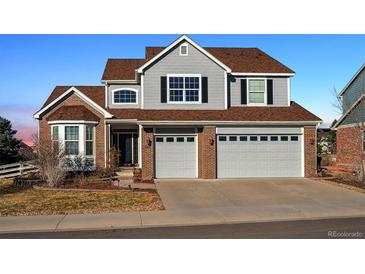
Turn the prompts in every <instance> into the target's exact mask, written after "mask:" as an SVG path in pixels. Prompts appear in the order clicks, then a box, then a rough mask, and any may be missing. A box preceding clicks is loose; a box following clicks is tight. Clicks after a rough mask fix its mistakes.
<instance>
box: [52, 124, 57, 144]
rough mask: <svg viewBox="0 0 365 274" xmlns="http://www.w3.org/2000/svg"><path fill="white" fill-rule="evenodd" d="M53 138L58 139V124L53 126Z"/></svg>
mask: <svg viewBox="0 0 365 274" xmlns="http://www.w3.org/2000/svg"><path fill="white" fill-rule="evenodd" d="M52 140H53V141H56V140H58V126H53V128H52Z"/></svg>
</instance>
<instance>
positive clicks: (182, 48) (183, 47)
mask: <svg viewBox="0 0 365 274" xmlns="http://www.w3.org/2000/svg"><path fill="white" fill-rule="evenodd" d="M180 55H181V56H188V55H189V48H188V44H182V45H181V46H180Z"/></svg>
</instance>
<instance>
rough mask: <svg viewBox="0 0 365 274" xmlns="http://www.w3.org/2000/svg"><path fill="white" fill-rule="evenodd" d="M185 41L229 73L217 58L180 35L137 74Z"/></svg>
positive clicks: (229, 70)
mask: <svg viewBox="0 0 365 274" xmlns="http://www.w3.org/2000/svg"><path fill="white" fill-rule="evenodd" d="M183 40H185V41H187V42H188V43H189V44H191V45H192V46H194V47H195V48H197V49H198V50H199V51H200V52H202V53H203V54H205V55H206V56H207V57H209V58H210V59H211V60H213V61H214V62H215V63H217V64H218V65H219V66H221V67H222V68H223V69H224V70H226V71H227V72H231V69H230V68H229V67H227V66H226V65H225V64H223V63H222V62H221V61H219V60H218V59H217V58H215V57H214V56H213V55H211V54H210V53H209V52H208V51H206V50H205V49H204V48H202V47H201V46H199V45H198V44H197V43H195V42H194V41H193V40H191V39H190V38H189V37H187V36H186V35H182V36H180V37H179V38H178V39H177V40H175V41H174V42H173V43H171V44H170V45H169V46H168V47H166V48H165V49H164V50H163V51H161V52H160V53H159V54H157V55H156V56H155V57H153V58H152V59H151V60H149V61H148V62H147V63H145V64H144V65H142V66H141V67H140V68H138V70H137V72H139V73H142V72H143V70H144V69H145V68H146V67H148V66H149V65H151V64H152V63H154V62H155V61H156V60H157V59H159V58H160V57H161V56H162V55H164V54H165V53H167V52H168V51H169V50H170V49H171V48H173V47H174V46H176V45H177V44H179V43H180V42H181V41H183Z"/></svg>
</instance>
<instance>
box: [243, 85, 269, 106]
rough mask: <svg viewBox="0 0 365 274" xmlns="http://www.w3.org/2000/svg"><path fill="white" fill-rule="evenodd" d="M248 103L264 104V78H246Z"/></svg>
mask: <svg viewBox="0 0 365 274" xmlns="http://www.w3.org/2000/svg"><path fill="white" fill-rule="evenodd" d="M247 92H248V103H249V104H251V105H265V104H266V80H265V79H248V85H247Z"/></svg>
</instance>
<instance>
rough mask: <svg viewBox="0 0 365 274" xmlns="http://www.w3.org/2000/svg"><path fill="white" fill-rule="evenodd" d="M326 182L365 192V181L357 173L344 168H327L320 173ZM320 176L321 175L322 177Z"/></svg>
mask: <svg viewBox="0 0 365 274" xmlns="http://www.w3.org/2000/svg"><path fill="white" fill-rule="evenodd" d="M320 175H321V176H322V177H323V179H322V180H321V181H323V182H325V183H331V184H336V185H338V186H341V187H344V188H347V189H351V190H354V191H358V192H365V183H364V182H361V181H359V178H358V177H357V176H356V173H353V172H350V171H347V170H344V169H339V168H338V169H326V170H325V171H324V172H321V174H320ZM321 176H319V177H321Z"/></svg>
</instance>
